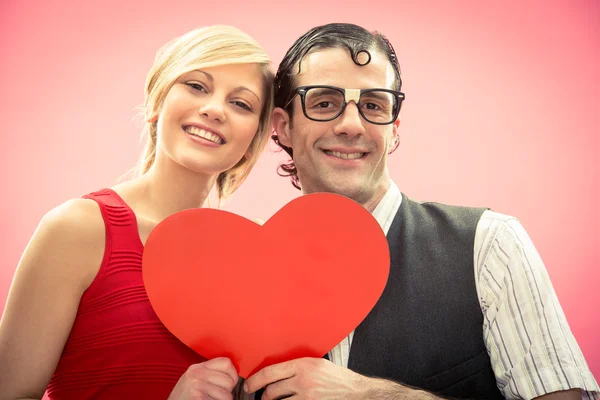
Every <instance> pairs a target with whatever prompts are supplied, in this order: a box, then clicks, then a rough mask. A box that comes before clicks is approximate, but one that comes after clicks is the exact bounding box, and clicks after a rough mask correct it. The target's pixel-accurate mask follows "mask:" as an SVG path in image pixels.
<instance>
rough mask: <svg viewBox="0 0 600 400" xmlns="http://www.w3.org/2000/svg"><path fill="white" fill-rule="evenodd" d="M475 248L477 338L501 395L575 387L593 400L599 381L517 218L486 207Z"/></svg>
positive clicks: (525, 396)
mask: <svg viewBox="0 0 600 400" xmlns="http://www.w3.org/2000/svg"><path fill="white" fill-rule="evenodd" d="M474 250H475V252H474V259H475V269H476V270H475V274H476V275H475V277H476V285H477V294H478V296H479V302H480V305H481V310H482V312H483V317H484V322H483V337H484V341H485V345H486V347H487V350H488V353H489V355H490V359H491V364H492V368H493V370H494V374H495V376H496V382H497V384H498V388H499V389H500V390H501V391H502V393H503V394H504V397H505V398H507V399H532V398H535V397H538V396H542V395H544V394H548V393H551V392H556V391H560V390H568V389H574V388H579V389H581V390H582V391H581V393H582V398H583V399H596V400H597V399H599V398H600V395H599V392H600V390H599V388H598V383H597V382H596V380H595V379H594V376H593V375H592V373H591V371H590V369H589V367H588V365H587V363H586V361H585V358H584V357H583V354H582V353H581V350H580V348H579V345H578V344H577V341H576V340H575V337H574V336H573V334H572V332H571V329H570V328H569V325H568V323H567V320H566V318H565V315H564V312H563V310H562V308H561V306H560V304H559V302H558V298H557V297H556V293H555V291H554V288H553V287H552V284H551V282H550V279H549V276H548V272H547V271H546V268H545V266H544V263H543V262H542V259H541V258H540V255H539V254H538V252H537V250H536V249H535V247H534V245H533V243H532V241H531V238H530V237H529V235H528V234H527V232H526V231H525V229H524V228H523V226H522V225H521V223H520V222H519V221H518V220H517V219H516V218H514V217H510V216H507V215H503V214H499V213H495V212H491V211H485V212H484V214H483V215H482V217H481V220H480V222H479V224H478V226H477V232H476V237H475V249H474Z"/></svg>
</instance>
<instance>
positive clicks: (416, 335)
mask: <svg viewBox="0 0 600 400" xmlns="http://www.w3.org/2000/svg"><path fill="white" fill-rule="evenodd" d="M483 211H485V210H484V209H479V208H466V207H456V206H448V205H443V204H437V203H422V204H419V203H417V202H414V201H411V200H410V199H408V198H407V197H406V196H403V198H402V204H401V206H400V209H399V210H398V213H397V214H396V216H395V218H394V221H393V222H392V225H391V227H390V230H389V232H388V235H387V239H388V243H389V246H390V264H391V265H390V275H389V278H388V282H387V285H386V287H385V290H384V291H383V294H382V296H381V298H380V299H379V301H378V302H377V304H376V305H375V307H374V308H373V310H372V311H371V312H370V313H369V315H368V316H367V318H365V320H364V321H363V322H362V323H361V324H360V325H359V326H358V327H357V328H356V330H355V333H354V339H353V341H352V346H351V349H350V356H349V359H348V367H349V368H350V369H352V370H354V371H356V372H358V373H360V374H362V375H366V376H374V377H381V378H387V379H391V380H393V381H396V382H399V383H403V384H406V385H409V386H413V387H417V388H421V389H424V390H427V391H430V392H433V393H437V394H439V395H441V396H444V397H454V398H474V399H503V396H502V395H501V393H500V391H499V390H498V388H497V386H496V380H495V377H494V373H493V371H492V368H491V366H490V358H489V356H488V353H487V350H486V348H485V345H484V342H483V328H482V326H483V315H482V312H481V308H480V306H479V302H478V299H477V291H476V289H475V276H474V272H475V270H474V265H473V245H474V240H475V230H476V228H477V223H478V222H479V218H480V217H481V214H482V213H483Z"/></svg>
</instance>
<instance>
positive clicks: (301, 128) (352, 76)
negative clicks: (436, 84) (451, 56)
mask: <svg viewBox="0 0 600 400" xmlns="http://www.w3.org/2000/svg"><path fill="white" fill-rule="evenodd" d="M360 56H365V54H362V55H360ZM359 59H360V58H359ZM294 70H295V71H297V69H296V67H294ZM296 81H297V85H298V86H307V85H330V86H337V87H340V88H344V89H373V88H382V89H392V84H393V82H394V70H393V67H392V65H391V64H390V62H389V61H388V60H387V59H386V57H385V55H384V54H382V53H380V52H375V51H371V62H370V63H369V64H367V65H363V66H360V65H356V64H355V63H354V62H353V61H352V58H351V57H350V53H349V52H348V50H346V49H339V48H334V49H324V50H317V51H315V52H313V53H310V54H309V55H307V56H306V57H305V58H304V59H303V60H302V61H301V73H300V74H298V75H297V76H296ZM327 106H328V105H327V104H322V105H321V107H327ZM290 107H293V120H292V121H290V119H289V116H288V114H287V112H285V111H284V110H283V109H281V108H277V109H275V111H274V121H273V122H274V126H275V129H276V131H277V134H278V136H279V140H280V141H281V143H282V144H284V145H286V146H288V147H291V148H292V149H293V151H294V163H295V165H296V167H297V169H298V177H299V178H300V185H301V186H302V191H303V192H304V193H305V194H308V193H313V192H332V193H337V194H341V195H344V196H347V197H349V198H351V199H353V200H355V201H357V202H359V203H361V204H363V206H365V207H367V209H372V208H373V207H374V206H375V205H376V204H377V203H378V202H379V200H380V199H381V197H382V196H383V195H384V194H385V192H386V190H387V188H388V187H389V184H390V178H389V174H388V171H387V165H386V162H387V154H388V152H389V151H390V150H391V148H392V146H393V141H394V138H395V137H396V136H397V134H398V126H399V123H400V121H399V119H397V120H396V121H394V123H392V124H389V125H375V124H372V123H370V122H368V121H366V120H365V119H364V118H363V117H362V116H361V115H360V114H359V111H358V108H357V105H356V103H355V102H354V101H350V102H349V103H348V104H347V105H346V109H345V110H344V112H343V113H342V114H341V115H340V116H339V117H337V118H336V119H334V120H332V121H328V122H321V121H312V120H310V119H308V118H306V116H305V115H304V113H303V111H302V103H301V99H300V96H296V97H295V98H294V100H293V103H292V105H291V106H290Z"/></svg>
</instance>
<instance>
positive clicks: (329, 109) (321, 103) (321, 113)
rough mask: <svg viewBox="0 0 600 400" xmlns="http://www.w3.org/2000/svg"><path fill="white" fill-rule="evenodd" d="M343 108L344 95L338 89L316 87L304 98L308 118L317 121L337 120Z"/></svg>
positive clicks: (308, 91)
mask: <svg viewBox="0 0 600 400" xmlns="http://www.w3.org/2000/svg"><path fill="white" fill-rule="evenodd" d="M343 106H344V93H343V92H341V91H339V90H336V89H330V88H321V87H314V88H310V89H309V90H307V91H306V94H305V96H304V107H305V109H306V116H307V117H308V118H312V119H315V120H317V121H328V120H331V119H333V118H335V117H336V116H337V115H338V114H339V113H340V110H341V109H342V107H343Z"/></svg>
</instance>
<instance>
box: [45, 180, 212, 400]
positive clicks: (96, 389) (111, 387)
mask: <svg viewBox="0 0 600 400" xmlns="http://www.w3.org/2000/svg"><path fill="white" fill-rule="evenodd" d="M84 198H88V199H92V200H95V201H96V202H97V203H98V204H99V206H100V210H101V212H102V217H103V218H104V222H105V226H106V249H105V253H104V259H103V261H102V265H101V267H100V270H99V271H98V275H97V276H96V278H95V279H94V281H93V282H92V284H91V285H90V286H89V288H88V289H87V290H86V291H85V292H84V294H83V296H82V297H81V301H80V303H79V309H78V311H77V317H76V319H75V323H74V325H73V329H72V330H71V333H70V335H69V338H68V340H67V343H66V345H65V347H64V350H63V353H62V355H61V358H60V361H59V363H58V366H57V368H56V371H55V373H54V375H53V377H52V380H51V381H50V384H49V385H48V389H47V392H48V395H49V397H50V399H145V400H150V399H160V400H166V399H167V398H168V397H169V393H170V392H171V390H172V389H173V387H174V386H175V384H176V383H177V381H178V380H179V378H180V377H181V375H182V374H183V373H184V372H185V370H186V369H187V368H188V367H189V366H190V365H191V364H195V363H199V362H202V361H204V360H205V359H204V358H202V357H201V356H199V355H198V354H196V353H195V352H194V351H193V350H191V349H190V348H189V347H187V346H186V345H185V344H183V343H182V342H180V341H179V340H178V339H177V338H176V337H175V336H173V335H172V334H171V333H170V332H169V331H168V330H167V329H166V328H165V326H164V325H163V324H162V323H161V322H160V320H159V319H158V317H157V316H156V314H155V312H154V310H153V309H152V306H151V305H150V302H149V300H148V296H147V294H146V290H145V288H144V283H143V279H142V253H143V250H144V247H143V245H142V242H141V241H140V237H139V233H138V227H137V222H136V218H135V214H134V213H133V211H132V210H131V208H129V206H127V204H125V202H124V201H123V200H122V199H121V198H120V197H119V196H118V195H117V193H115V192H114V191H113V190H111V189H103V190H100V191H98V192H94V193H91V194H89V195H87V196H84Z"/></svg>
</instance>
